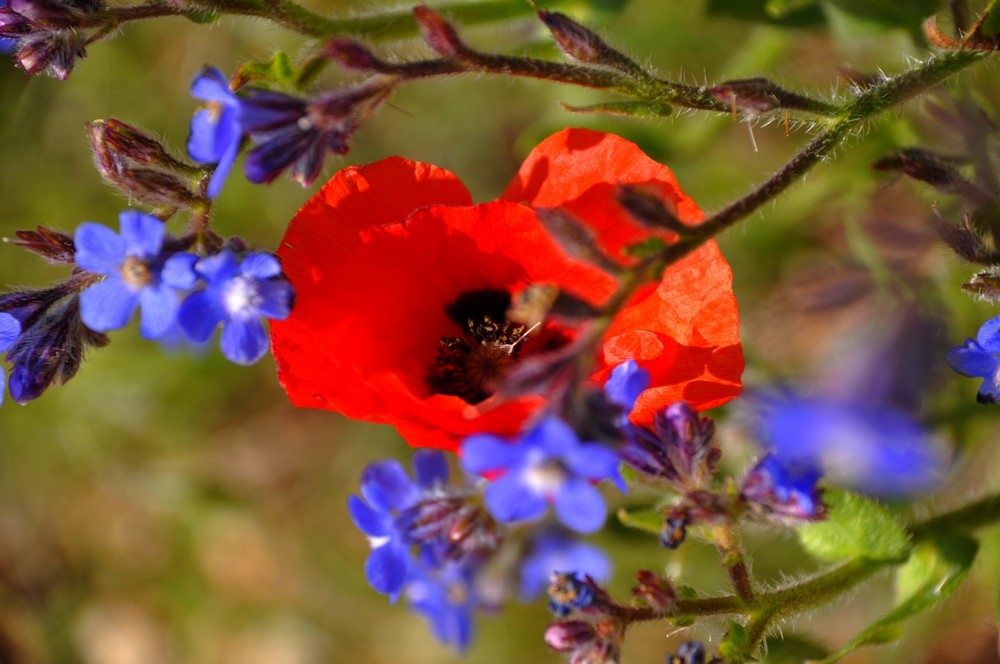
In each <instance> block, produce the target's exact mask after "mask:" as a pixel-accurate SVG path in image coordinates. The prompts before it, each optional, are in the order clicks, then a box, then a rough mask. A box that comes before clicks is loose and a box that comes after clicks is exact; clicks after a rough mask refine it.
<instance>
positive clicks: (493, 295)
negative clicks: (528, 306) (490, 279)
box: [428, 290, 562, 404]
mask: <svg viewBox="0 0 1000 664" xmlns="http://www.w3.org/2000/svg"><path fill="white" fill-rule="evenodd" d="M510 303H511V296H510V293H508V292H506V291H501V290H480V291H473V292H469V293H464V294H462V295H461V296H459V298H458V299H457V300H455V301H454V302H452V303H451V304H450V305H448V306H447V307H446V308H445V313H447V314H448V317H449V318H451V319H452V320H453V321H455V323H456V324H458V326H459V327H460V328H461V329H462V334H461V335H459V336H445V337H441V343H440V346H439V348H438V356H437V361H436V362H435V363H434V366H433V367H432V368H431V371H430V375H429V376H428V383H429V384H430V386H431V389H432V390H433V391H434V392H435V393H437V394H448V395H451V396H456V397H461V398H462V399H464V400H465V401H467V402H468V403H470V404H476V403H479V402H480V401H483V400H484V399H487V398H489V396H490V395H492V394H493V393H494V392H496V391H497V389H498V388H499V387H500V383H501V382H502V381H503V379H504V378H505V377H506V376H507V374H509V373H510V371H511V369H512V368H513V367H514V366H515V365H516V363H517V361H518V359H520V358H522V357H524V356H525V355H526V354H531V353H534V352H538V350H540V349H549V348H552V347H558V346H560V345H562V335H561V334H559V333H558V332H557V333H556V334H553V333H552V331H551V330H536V329H532V328H531V327H530V326H528V325H525V324H523V323H515V322H512V321H509V320H507V310H508V309H509V308H510ZM532 337H537V338H532ZM546 340H547V342H546ZM529 341H530V343H529ZM540 342H541V343H540ZM553 344H554V346H553Z"/></svg>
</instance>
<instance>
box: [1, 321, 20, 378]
mask: <svg viewBox="0 0 1000 664" xmlns="http://www.w3.org/2000/svg"><path fill="white" fill-rule="evenodd" d="M20 335H21V322H20V321H18V320H17V319H16V318H14V317H13V316H11V315H10V314H8V313H0V353H2V352H3V351H5V350H7V349H8V348H10V347H11V346H13V345H14V342H15V341H17V338H18V337H19V336H20ZM2 391H3V390H0V392H2Z"/></svg>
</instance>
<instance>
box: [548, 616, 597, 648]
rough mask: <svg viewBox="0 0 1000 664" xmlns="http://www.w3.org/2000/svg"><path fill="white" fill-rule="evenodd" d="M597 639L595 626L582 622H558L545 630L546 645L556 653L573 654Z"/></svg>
mask: <svg viewBox="0 0 1000 664" xmlns="http://www.w3.org/2000/svg"><path fill="white" fill-rule="evenodd" d="M596 638H597V633H596V632H595V631H594V627H593V625H591V624H590V623H589V622H584V621H582V620H567V621H566V622H558V623H555V624H552V625H549V627H548V629H546V630H545V644H546V645H547V646H548V647H549V648H552V649H553V650H555V651H556V652H572V651H574V650H576V649H578V648H579V647H580V646H582V645H584V644H587V643H590V642H591V641H593V640H595V639H596Z"/></svg>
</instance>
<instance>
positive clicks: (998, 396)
mask: <svg viewBox="0 0 1000 664" xmlns="http://www.w3.org/2000/svg"><path fill="white" fill-rule="evenodd" d="M948 364H950V365H951V368H952V369H954V370H955V371H957V372H958V373H960V374H963V375H965V376H972V377H973V378H982V379H983V384H982V385H981V386H980V388H979V394H977V395H976V400H977V401H979V403H983V404H989V403H1000V316H997V317H996V318H991V319H990V320H988V321H986V322H985V323H983V326H982V327H980V328H979V332H978V333H977V334H976V338H975V339H966V340H965V344H964V345H962V346H956V347H955V348H952V349H951V350H949V351H948Z"/></svg>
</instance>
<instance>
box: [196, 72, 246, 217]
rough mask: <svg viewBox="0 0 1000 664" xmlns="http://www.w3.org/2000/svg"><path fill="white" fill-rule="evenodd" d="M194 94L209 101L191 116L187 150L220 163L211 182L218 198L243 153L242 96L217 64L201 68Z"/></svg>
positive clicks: (199, 159) (206, 160)
mask: <svg viewBox="0 0 1000 664" xmlns="http://www.w3.org/2000/svg"><path fill="white" fill-rule="evenodd" d="M191 95H192V96H193V97H195V98H196V99H201V100H204V101H205V102H207V103H206V104H205V105H204V107H203V108H201V109H200V110H198V111H197V112H196V113H195V114H194V117H193V118H191V131H190V133H189V134H188V140H187V151H188V154H189V155H191V158H192V159H194V160H195V161H197V162H201V163H203V164H215V165H216V166H215V172H213V173H212V179H211V180H210V181H209V183H208V195H209V197H211V198H215V197H216V196H218V195H219V191H220V190H221V189H222V183H223V182H225V180H226V176H227V175H229V171H230V169H232V167H233V163H234V162H235V161H236V157H237V155H239V153H240V143H241V142H242V140H243V129H242V127H241V125H240V115H241V104H242V100H241V99H240V97H238V96H237V95H236V93H235V92H233V91H232V90H230V89H229V81H227V80H226V78H225V76H223V75H222V72H220V71H219V70H218V69H215V68H213V67H203V68H202V70H201V71H199V72H198V75H197V76H195V79H194V81H193V82H192V83H191Z"/></svg>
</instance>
